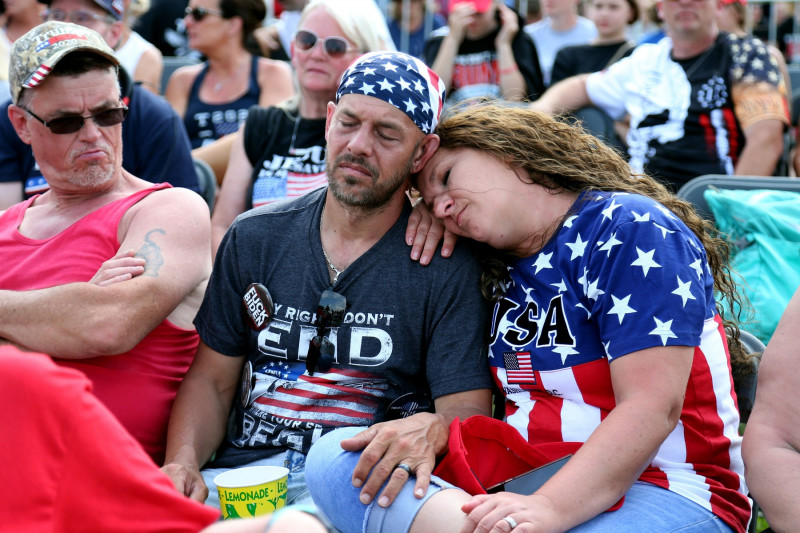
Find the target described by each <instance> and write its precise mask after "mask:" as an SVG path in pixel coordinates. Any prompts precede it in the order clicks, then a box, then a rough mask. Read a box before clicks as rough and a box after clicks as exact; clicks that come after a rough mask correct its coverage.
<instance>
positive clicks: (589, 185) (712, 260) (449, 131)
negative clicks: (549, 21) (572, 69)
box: [436, 101, 750, 372]
mask: <svg viewBox="0 0 800 533" xmlns="http://www.w3.org/2000/svg"><path fill="white" fill-rule="evenodd" d="M436 133H437V134H438V135H439V139H440V147H442V148H447V149H457V148H471V149H474V150H479V151H481V152H484V153H488V154H491V155H493V156H494V157H496V158H497V159H499V160H500V161H502V162H503V163H505V164H506V165H507V166H508V167H509V168H512V169H515V170H517V175H518V176H519V178H520V179H521V180H523V181H525V182H529V183H536V184H539V185H541V186H543V187H545V188H546V189H548V190H550V191H551V192H553V193H556V194H557V193H558V191H573V192H581V191H587V190H596V191H618V192H629V193H635V194H640V195H642V196H647V197H649V198H652V199H653V200H655V201H657V202H659V203H660V204H661V205H663V206H665V207H667V208H668V209H669V210H670V211H672V212H673V213H674V214H675V215H677V216H678V217H679V218H680V219H681V220H682V221H683V222H684V223H685V224H686V226H688V227H689V229H690V230H692V232H693V233H694V234H695V235H696V236H697V238H698V239H699V240H700V242H701V243H702V244H703V247H704V248H705V251H706V256H707V257H708V264H709V266H710V268H711V272H712V274H713V277H714V289H715V290H716V292H717V294H720V295H722V298H721V299H718V301H717V309H718V311H719V314H720V316H721V317H722V319H723V322H724V324H725V329H726V332H727V333H728V338H729V347H730V348H731V349H730V352H731V361H732V364H733V365H734V367H735V369H736V371H737V372H739V371H740V370H739V369H749V368H750V362H749V361H750V356H747V355H745V353H744V349H743V348H742V346H741V344H740V343H739V327H738V318H739V316H738V312H737V311H736V309H742V308H743V306H741V304H742V298H741V296H740V294H739V292H738V291H737V283H736V282H735V280H734V279H733V275H732V272H731V269H730V264H729V260H730V246H729V244H728V242H727V241H725V240H724V239H722V238H720V237H719V236H718V234H717V232H716V230H715V228H714V225H713V224H712V223H711V222H710V221H708V220H706V219H704V218H702V217H701V216H700V215H698V214H697V212H696V211H695V209H694V207H693V206H692V204H690V203H689V202H687V201H686V200H683V199H681V198H678V197H677V196H675V195H674V194H673V193H672V192H670V191H669V190H668V189H667V188H666V187H665V186H664V185H662V184H661V183H659V182H658V181H656V180H655V179H653V178H651V177H649V176H647V175H644V174H632V173H631V168H630V166H629V165H628V163H627V162H626V161H625V160H624V159H623V158H622V156H621V155H620V154H619V153H617V152H616V151H615V150H614V149H613V148H611V147H609V146H607V145H606V144H604V143H603V142H601V141H600V140H598V139H597V138H596V137H594V136H592V135H590V134H589V133H587V132H586V131H584V130H583V128H581V127H580V126H579V125H577V124H571V123H568V122H565V121H562V120H558V119H556V118H553V117H551V116H549V115H546V114H543V113H540V112H538V111H533V110H530V109H525V108H520V107H516V106H513V107H512V106H509V105H507V104H503V103H500V102H496V101H495V102H485V101H480V102H469V103H468V104H466V105H463V106H460V107H457V108H454V109H451V110H450V111H449V112H448V113H447V115H446V116H445V117H443V119H442V121H441V122H440V123H439V127H438V129H437V131H436ZM479 255H480V256H481V260H482V262H483V270H484V272H483V275H482V278H481V289H482V291H483V294H484V297H486V298H487V299H489V300H492V301H496V300H499V299H501V298H502V291H503V287H505V282H506V281H507V277H508V272H507V269H506V264H507V261H508V260H509V257H508V256H505V255H503V254H502V252H498V251H496V250H491V249H489V247H488V246H486V247H485V248H482V251H481V253H480V254H479ZM742 371H745V370H742Z"/></svg>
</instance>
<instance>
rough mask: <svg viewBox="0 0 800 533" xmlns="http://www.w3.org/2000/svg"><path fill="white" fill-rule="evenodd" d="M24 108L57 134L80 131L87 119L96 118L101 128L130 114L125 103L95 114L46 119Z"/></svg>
mask: <svg viewBox="0 0 800 533" xmlns="http://www.w3.org/2000/svg"><path fill="white" fill-rule="evenodd" d="M22 109H23V110H25V112H26V113H28V114H29V115H30V116H32V117H33V118H35V119H36V120H38V121H39V122H41V123H42V124H44V126H45V127H46V128H49V129H50V131H51V132H53V133H55V134H56V135H66V134H68V133H75V132H76V131H79V130H80V129H81V128H83V125H84V123H85V122H86V120H87V119H92V120H94V123H95V124H97V125H98V126H99V127H101V128H109V127H111V126H116V125H117V124H121V123H122V121H123V120H125V117H126V116H127V115H128V107H127V106H125V105H123V106H121V107H114V108H112V109H106V110H104V111H99V112H97V113H95V114H93V115H87V116H82V115H67V116H64V117H57V118H54V119H53V120H47V121H46V120H44V119H43V118H40V117H39V116H37V115H36V114H35V113H34V112H33V111H31V110H30V109H26V108H24V107H23V108H22Z"/></svg>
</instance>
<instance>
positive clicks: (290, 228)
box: [195, 188, 491, 467]
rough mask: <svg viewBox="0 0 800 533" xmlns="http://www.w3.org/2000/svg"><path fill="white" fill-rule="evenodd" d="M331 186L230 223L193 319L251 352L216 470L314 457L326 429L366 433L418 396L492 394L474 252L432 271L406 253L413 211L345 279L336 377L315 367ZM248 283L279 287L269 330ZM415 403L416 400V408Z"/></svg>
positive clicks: (227, 345)
mask: <svg viewBox="0 0 800 533" xmlns="http://www.w3.org/2000/svg"><path fill="white" fill-rule="evenodd" d="M326 191H327V188H325V189H321V190H319V191H315V192H312V193H309V194H308V195H306V196H303V197H300V198H297V199H294V200H290V201H287V202H281V203H277V204H270V205H267V206H264V207H261V208H258V209H254V210H252V211H249V212H247V213H245V214H243V215H241V216H240V217H239V218H237V219H236V221H235V222H234V223H233V225H232V226H231V228H230V230H229V231H228V233H227V234H226V236H225V238H224V239H223V241H222V244H221V246H220V250H219V253H218V254H217V259H216V264H215V265H214V272H213V274H212V276H211V280H210V282H209V285H208V289H207V291H206V295H205V299H204V301H203V305H202V306H201V308H200V311H199V312H198V315H197V318H196V319H195V324H196V326H197V330H198V332H199V333H200V337H201V338H202V339H203V341H204V342H205V343H206V344H207V345H208V346H209V347H211V348H212V349H214V350H216V351H218V352H220V353H222V354H225V355H228V356H233V357H240V356H246V357H247V363H246V364H245V373H247V372H249V371H251V372H252V377H251V378H250V379H248V380H246V381H244V380H243V383H242V387H241V391H240V394H239V397H238V398H236V400H235V403H234V405H235V408H234V411H233V413H232V415H231V420H230V423H229V427H228V432H227V435H226V438H225V442H224V444H223V447H222V449H221V450H220V451H219V452H218V454H217V459H216V460H215V462H214V464H213V466H215V467H217V466H219V467H229V466H234V465H237V464H242V463H244V462H249V461H252V460H255V459H257V458H259V457H264V456H268V455H271V454H274V453H277V452H279V451H282V450H284V449H286V448H291V449H295V450H298V451H301V452H307V451H308V448H309V447H310V446H311V444H312V443H313V442H314V441H316V439H318V438H319V437H320V436H321V435H322V434H324V433H325V432H327V431H329V430H331V429H334V428H336V427H341V426H369V425H371V424H374V423H376V422H379V421H381V420H382V419H383V418H384V414H385V412H386V408H387V406H388V404H389V403H391V402H393V401H394V400H396V399H397V398H398V397H400V396H401V395H405V394H409V393H424V394H429V395H430V398H433V399H435V398H437V397H439V396H443V395H447V394H453V393H457V392H463V391H468V390H474V389H480V388H488V387H489V386H490V384H491V382H490V375H489V370H488V365H487V354H486V341H487V339H486V332H487V328H488V323H489V322H488V306H487V304H486V303H485V301H484V300H483V299H482V297H481V295H480V290H479V286H478V279H479V276H480V268H479V265H478V263H477V260H476V259H475V257H474V255H473V253H472V251H471V250H470V249H469V246H467V245H463V244H462V245H459V246H458V247H457V248H456V251H455V253H454V254H453V256H452V257H450V258H448V259H442V258H441V257H439V256H438V254H437V256H436V257H435V258H434V260H433V261H432V263H431V264H430V265H428V266H420V265H419V264H418V263H417V262H415V261H412V260H411V259H410V257H409V248H408V246H407V245H406V244H405V242H404V235H405V228H406V223H407V220H408V215H409V213H410V207H408V206H406V208H405V209H404V211H403V215H402V216H401V217H400V218H399V219H398V221H397V222H396V223H395V224H394V226H393V227H392V228H391V229H390V230H389V231H388V232H387V233H386V234H385V235H384V236H383V237H382V238H381V239H380V240H379V241H378V242H377V243H376V244H375V245H374V246H372V248H370V249H369V250H367V251H366V252H365V253H364V254H363V255H362V256H361V257H359V258H358V259H357V260H356V261H354V262H353V263H352V264H351V265H350V266H348V267H347V269H346V270H345V271H344V272H343V273H342V274H341V275H340V276H339V279H338V281H337V283H336V285H335V286H334V287H333V290H335V291H336V292H338V293H340V294H342V295H344V297H345V298H346V299H347V312H346V314H345V318H344V323H343V324H342V325H341V326H340V327H337V328H332V329H331V330H330V331H329V332H327V335H328V337H329V338H330V339H331V341H333V343H334V345H335V346H336V357H335V362H334V364H333V367H332V368H331V369H330V370H329V371H328V372H322V371H320V370H317V371H315V372H314V374H313V376H309V374H308V373H307V372H306V367H305V360H306V354H307V353H308V347H309V342H310V341H311V339H312V337H313V336H314V335H316V334H317V329H316V327H315V325H314V322H315V318H316V310H317V305H318V303H319V299H320V295H321V294H322V292H323V291H324V290H326V289H327V288H329V287H330V281H329V277H328V270H327V265H326V261H325V258H324V256H323V253H322V246H321V244H320V237H319V221H320V215H321V212H322V207H323V204H324V201H325V193H326ZM251 283H261V284H263V285H264V286H265V287H266V288H267V289H268V290H269V292H270V294H271V296H272V299H273V301H274V304H275V313H274V317H273V319H272V321H271V322H270V323H269V325H268V326H267V327H266V328H265V329H262V330H261V331H256V330H255V329H252V328H251V327H250V325H249V320H248V316H247V314H246V312H245V310H244V306H243V303H242V301H243V296H244V295H245V293H246V292H247V288H248V286H249V285H250V284H251ZM412 403H413V402H412Z"/></svg>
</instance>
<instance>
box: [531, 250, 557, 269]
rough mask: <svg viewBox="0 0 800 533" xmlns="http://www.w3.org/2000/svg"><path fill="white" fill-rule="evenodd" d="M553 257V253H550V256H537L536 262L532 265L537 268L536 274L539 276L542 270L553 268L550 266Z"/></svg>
mask: <svg viewBox="0 0 800 533" xmlns="http://www.w3.org/2000/svg"><path fill="white" fill-rule="evenodd" d="M551 257H553V252H550V253H549V254H539V255H538V256H536V262H535V263H533V264H532V265H531V266H534V267H536V274H538V273H539V271H540V270H542V269H545V268H553V265H551V264H550V258H551Z"/></svg>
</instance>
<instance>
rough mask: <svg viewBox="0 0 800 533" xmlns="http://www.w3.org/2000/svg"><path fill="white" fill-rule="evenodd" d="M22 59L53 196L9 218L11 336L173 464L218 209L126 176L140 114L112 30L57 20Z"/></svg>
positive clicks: (28, 119) (21, 97)
mask: <svg viewBox="0 0 800 533" xmlns="http://www.w3.org/2000/svg"><path fill="white" fill-rule="evenodd" d="M11 58H12V65H13V66H12V68H11V71H10V76H9V82H10V85H11V93H12V98H13V104H12V105H10V106H9V110H8V114H9V118H10V121H11V123H12V125H13V126H14V129H15V131H16V133H17V135H19V138H20V139H21V140H22V141H23V142H25V143H26V144H29V145H30V146H31V149H32V151H33V154H34V156H35V157H36V160H37V161H38V162H39V166H40V168H41V170H42V173H43V175H44V176H45V178H47V181H48V183H49V184H50V189H49V191H47V192H46V193H44V194H42V195H39V196H35V197H33V198H31V199H29V200H26V201H24V202H22V203H19V204H16V205H14V206H12V207H10V208H8V209H7V210H6V211H3V212H0V256H2V257H3V258H4V261H3V268H2V269H0V288H2V289H3V290H0V339H6V340H8V341H11V342H12V343H15V344H18V345H20V346H23V347H25V348H27V349H29V350H33V351H39V352H44V353H47V354H49V355H51V356H53V357H54V358H55V359H56V361H57V362H58V363H59V364H62V365H64V366H69V367H72V368H76V369H78V370H80V371H82V372H84V373H85V374H86V375H87V376H88V377H89V379H91V380H92V382H93V385H94V391H95V394H96V395H97V396H98V398H99V399H100V400H101V401H102V402H103V403H105V404H106V406H107V407H108V408H109V410H110V411H111V412H112V413H113V414H114V415H115V416H116V417H117V418H118V419H119V421H120V422H121V423H122V424H123V426H125V427H126V429H127V430H128V431H129V432H130V433H131V434H132V435H133V436H134V437H135V438H136V439H137V440H138V441H139V442H140V443H141V444H142V446H143V447H144V448H145V449H146V451H147V452H148V453H149V454H150V456H151V457H152V458H153V460H154V461H156V462H157V463H158V464H160V463H161V462H162V461H163V456H164V446H165V440H166V429H167V428H166V426H167V421H168V418H169V413H170V410H171V407H172V400H173V399H174V396H175V394H176V392H177V388H178V384H179V383H180V380H181V379H182V377H183V375H184V373H185V372H186V370H187V369H188V367H189V364H190V362H191V359H192V357H193V355H194V351H195V348H196V346H197V341H198V337H197V332H196V331H195V330H194V328H193V326H192V318H193V317H194V315H195V312H196V311H197V307H198V304H199V300H200V298H201V297H202V294H203V290H204V288H205V283H206V280H207V279H208V275H209V272H210V270H211V257H210V235H209V232H210V222H209V216H208V207H207V206H206V204H205V202H204V201H203V199H202V198H201V197H200V196H198V195H197V194H195V193H193V192H191V191H188V190H186V189H182V188H172V187H170V186H169V185H168V184H164V183H162V184H157V185H154V184H152V183H149V182H147V181H144V180H141V179H139V178H137V177H135V176H133V175H132V174H130V173H129V172H127V171H126V170H124V169H123V168H122V122H123V121H124V120H125V116H126V114H127V111H128V109H127V107H126V106H125V103H124V102H123V101H122V98H121V95H120V88H119V84H118V82H117V72H116V69H117V68H118V62H117V60H116V58H115V57H114V53H113V51H112V50H111V48H109V46H108V45H107V44H106V42H105V40H103V38H102V37H101V36H100V35H99V34H98V33H96V32H94V31H92V30H89V29H87V28H84V27H82V26H78V25H75V24H69V23H64V22H46V23H44V24H41V25H39V26H37V27H35V28H33V29H32V30H30V31H29V32H28V33H26V34H25V35H23V36H22V37H20V38H19V39H17V41H16V42H15V43H14V46H13V49H12V52H11ZM134 251H135V253H136V256H135V257H134V256H133V252H134ZM131 278H133V279H131ZM122 280H126V281H125V282H124V283H114V282H115V281H122Z"/></svg>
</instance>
